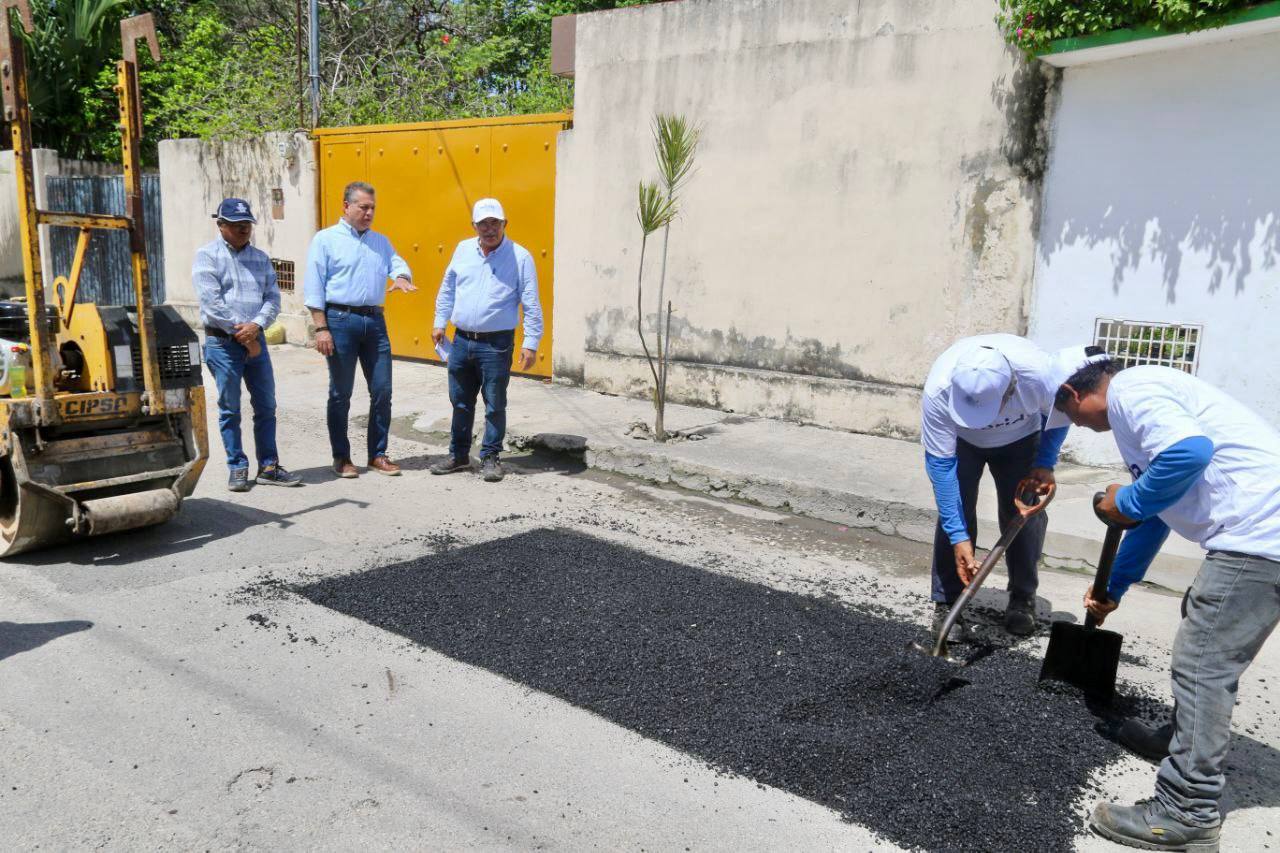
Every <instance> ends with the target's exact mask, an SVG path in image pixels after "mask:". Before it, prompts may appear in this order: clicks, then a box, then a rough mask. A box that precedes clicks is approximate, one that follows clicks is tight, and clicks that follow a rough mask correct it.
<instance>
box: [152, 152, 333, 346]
mask: <svg viewBox="0 0 1280 853" xmlns="http://www.w3.org/2000/svg"><path fill="white" fill-rule="evenodd" d="M281 146H283V149H284V155H282V153H281ZM286 155H287V156H286ZM273 189H278V190H281V191H282V193H283V198H284V205H283V211H282V216H280V217H276V216H273V211H272V190H273ZM160 193H161V199H162V204H163V211H164V236H165V287H166V288H167V290H168V293H167V296H168V302H169V304H171V305H174V306H175V307H177V308H178V309H179V311H181V312H182V314H183V316H184V317H185V318H186V319H187V321H188V322H190V323H191V324H192V325H197V324H198V323H199V300H198V299H197V298H196V295H195V290H194V289H193V287H192V285H191V264H192V261H193V260H194V258H195V253H196V249H198V248H199V247H200V246H202V245H204V244H205V243H207V242H209V241H210V240H213V239H215V238H216V237H217V236H218V229H217V226H216V225H215V224H214V221H213V219H212V214H213V211H214V210H215V209H216V208H217V206H218V203H219V202H220V201H222V199H224V198H226V197H229V196H234V197H238V198H244V199H247V200H248V201H249V203H250V205H252V206H253V210H254V213H255V214H256V215H257V217H258V225H257V227H256V228H255V229H254V234H253V244H254V245H255V246H257V247H258V248H259V249H262V250H263V251H264V252H266V253H267V254H268V255H270V256H271V257H273V258H279V259H281V260H287V261H293V262H294V265H295V270H296V273H297V288H296V290H295V291H294V292H293V293H284V294H282V296H283V300H282V306H281V312H280V322H281V324H282V325H283V326H284V327H285V334H286V337H287V339H288V340H290V341H292V342H294V343H305V342H306V340H307V336H308V335H307V323H308V321H307V316H306V310H305V309H304V308H303V305H302V272H303V267H304V266H305V264H306V259H307V247H308V246H309V245H310V244H311V237H312V236H313V235H314V234H315V232H316V215H317V214H316V162H315V147H314V145H313V143H312V142H311V140H309V139H308V138H307V136H306V134H290V133H267V134H263V135H262V136H260V137H257V138H255V139H250V140H245V141H237V142H202V141H200V140H196V139H177V140H168V141H164V142H161V143H160Z"/></svg>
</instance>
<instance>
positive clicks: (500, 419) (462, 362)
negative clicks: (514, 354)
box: [449, 331, 516, 459]
mask: <svg viewBox="0 0 1280 853" xmlns="http://www.w3.org/2000/svg"><path fill="white" fill-rule="evenodd" d="M515 339H516V333H515V332H514V331H511V332H501V333H495V337H493V338H491V339H489V340H487V341H472V340H468V339H467V338H464V337H462V336H461V335H454V337H453V349H452V350H451V351H450V352H449V402H450V403H452V404H453V438H452V440H451V441H450V442H449V452H450V453H452V454H453V458H454V459H465V458H466V457H467V456H468V455H469V454H470V453H471V429H472V427H473V426H474V425H475V420H476V394H477V393H483V394H484V440H483V441H482V442H481V444H480V458H481V459H486V458H488V457H490V456H497V455H498V454H499V453H501V452H502V439H503V438H504V437H505V436H506V434H507V383H508V382H509V381H510V379H511V348H512V346H514V345H515Z"/></svg>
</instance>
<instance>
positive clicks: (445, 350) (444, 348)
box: [436, 338, 453, 361]
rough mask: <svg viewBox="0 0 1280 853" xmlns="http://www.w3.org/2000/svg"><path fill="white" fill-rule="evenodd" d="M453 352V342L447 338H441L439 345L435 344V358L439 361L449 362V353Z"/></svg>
mask: <svg viewBox="0 0 1280 853" xmlns="http://www.w3.org/2000/svg"><path fill="white" fill-rule="evenodd" d="M452 350H453V342H452V341H450V340H449V339H448V338H441V339H440V343H438V344H436V356H438V357H439V359H440V360H441V361H448V360H449V353H450V352H451V351H452Z"/></svg>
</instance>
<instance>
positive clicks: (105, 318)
mask: <svg viewBox="0 0 1280 853" xmlns="http://www.w3.org/2000/svg"><path fill="white" fill-rule="evenodd" d="M18 26H21V27H23V28H24V29H25V30H26V31H27V32H31V31H32V19H31V9H30V7H29V5H28V2H27V0H0V86H2V87H3V108H4V122H5V124H6V125H7V127H8V129H9V135H10V139H11V142H12V148H13V152H14V167H15V168H14V171H15V178H16V183H17V194H18V219H19V223H18V224H19V227H20V242H21V251H22V255H23V284H24V285H25V293H22V294H14V295H13V296H12V297H11V298H7V299H0V539H2V540H3V541H0V556H3V557H10V556H12V555H14V554H18V553H21V552H23V551H30V550H33V549H37V548H45V547H48V546H50V545H55V544H58V543H62V542H66V541H69V540H72V539H75V538H79V537H85V536H96V535H101V534H104V533H114V532H118V531H121V530H128V529H131V528H137V527H144V526H148V525H152V524H160V523H162V522H164V521H167V520H168V519H170V518H172V517H173V516H174V515H176V514H177V512H178V510H179V508H180V507H181V505H182V500H183V498H186V497H187V496H189V495H190V494H191V492H192V490H193V489H194V488H195V485H196V482H197V481H198V480H199V478H200V474H201V472H202V471H203V469H204V465H205V461H206V460H207V459H208V456H209V442H208V427H207V423H206V420H205V407H204V406H205V403H204V388H203V386H202V379H201V359H200V345H199V341H198V339H197V337H196V335H195V333H194V332H193V331H192V330H191V329H190V328H189V327H188V326H187V325H186V324H185V323H184V322H183V321H182V319H181V318H180V317H179V316H178V314H177V312H176V311H174V310H173V309H172V308H171V307H168V306H156V305H153V304H152V294H151V286H150V283H149V280H148V271H147V257H146V251H145V245H146V243H145V239H144V235H145V230H144V229H145V225H146V223H145V222H144V217H143V205H142V174H141V171H140V166H139V150H138V146H139V143H140V141H141V139H142V129H143V123H142V112H141V103H140V99H139V91H138V69H137V66H138V62H137V46H138V43H139V42H144V43H145V44H146V45H147V46H148V47H149V48H150V51H151V55H152V57H153V58H154V59H155V60H157V61H159V58H160V55H159V44H158V42H157V40H156V33H155V25H154V22H153V20H152V18H151V15H149V14H147V15H137V16H134V17H131V18H127V19H125V20H124V21H122V22H121V25H120V32H121V38H122V40H123V42H124V58H123V59H121V60H120V61H119V62H118V63H116V86H115V89H116V94H117V96H118V100H119V118H120V141H121V146H120V147H121V155H122V159H123V165H124V172H123V180H124V190H125V212H124V213H123V214H122V215H121V214H97V213H92V214H86V213H63V212H55V211H47V210H40V209H38V208H37V206H36V193H35V185H34V178H33V174H32V158H31V151H32V140H31V112H30V105H29V102H28V98H27V78H26V63H25V59H26V57H25V54H24V50H23V42H22V39H21V36H20V33H19V31H18V30H17V27H18ZM41 225H50V226H61V227H67V228H75V229H78V231H79V237H78V239H77V242H76V248H75V254H74V257H73V260H72V262H71V268H70V272H69V274H68V275H66V276H59V277H58V278H57V279H56V280H54V281H53V282H52V286H51V287H49V289H48V292H47V293H46V289H45V279H44V273H43V270H42V269H41V261H40V242H39V235H38V228H39V226H41ZM103 230H119V231H124V232H126V233H127V234H128V238H129V253H130V256H131V258H132V263H131V272H132V279H133V281H132V284H133V287H132V292H133V297H134V299H133V305H126V306H106V305H97V304H94V303H92V302H85V301H80V302H78V301H77V298H76V297H77V289H78V285H79V280H80V273H81V270H82V269H83V267H84V259H85V254H86V252H87V250H88V248H89V245H90V241H91V240H92V238H93V236H94V234H95V233H96V232H98V231H103Z"/></svg>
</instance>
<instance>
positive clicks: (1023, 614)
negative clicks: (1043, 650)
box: [1004, 595, 1036, 637]
mask: <svg viewBox="0 0 1280 853" xmlns="http://www.w3.org/2000/svg"><path fill="white" fill-rule="evenodd" d="M1004 629H1005V630H1006V631H1008V632H1009V633H1010V634H1013V635H1014V636H1015V637H1030V636H1031V635H1032V634H1034V633H1035V632H1036V602H1035V600H1034V599H1027V598H1015V597H1014V596H1012V595H1011V596H1009V606H1008V607H1006V608H1005V611H1004Z"/></svg>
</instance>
